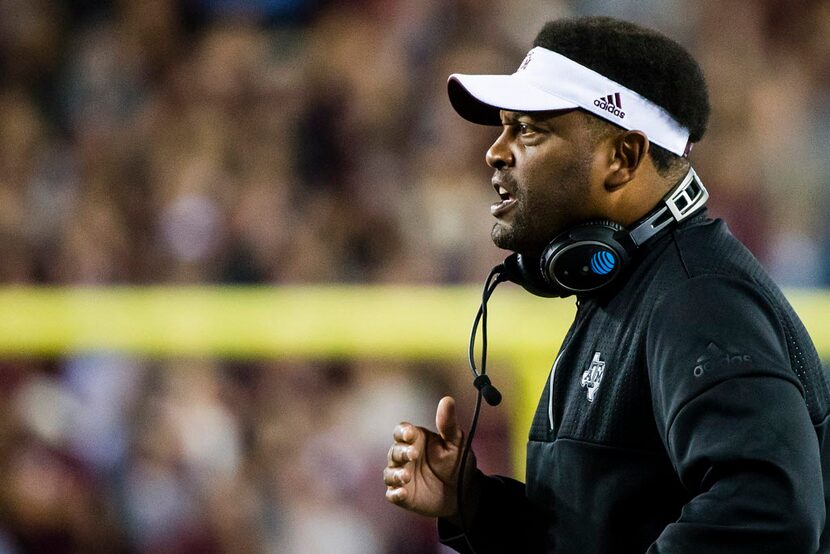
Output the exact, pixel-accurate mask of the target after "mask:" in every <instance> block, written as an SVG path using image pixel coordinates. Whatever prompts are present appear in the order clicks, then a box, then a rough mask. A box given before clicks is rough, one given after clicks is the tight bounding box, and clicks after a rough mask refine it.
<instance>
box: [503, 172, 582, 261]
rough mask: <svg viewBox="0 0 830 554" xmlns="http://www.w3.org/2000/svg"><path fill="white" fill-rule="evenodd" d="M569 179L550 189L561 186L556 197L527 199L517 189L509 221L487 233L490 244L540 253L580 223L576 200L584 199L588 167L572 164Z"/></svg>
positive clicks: (528, 252) (516, 250)
mask: <svg viewBox="0 0 830 554" xmlns="http://www.w3.org/2000/svg"><path fill="white" fill-rule="evenodd" d="M568 173H569V178H567V179H564V180H563V181H562V182H561V183H557V184H555V185H552V186H558V187H562V188H561V190H560V192H559V194H557V195H556V198H553V197H548V198H544V199H543V198H528V195H527V194H526V191H525V190H523V189H520V188H517V190H516V193H515V194H516V200H517V205H516V209H515V210H514V211H513V214H512V215H513V217H512V220H511V221H510V222H509V223H508V222H504V221H496V223H495V224H494V225H493V228H492V229H491V231H490V238H491V239H492V240H493V243H494V244H495V245H496V246H497V247H499V248H501V249H504V250H510V251H513V252H519V253H521V254H525V255H535V254H541V252H542V251H543V250H544V249H545V247H547V245H548V244H550V242H551V241H552V240H553V239H554V238H556V236H558V235H559V234H560V233H562V232H563V231H564V230H565V229H567V228H569V227H571V226H572V225H574V224H576V223H578V222H579V220H580V217H579V215H578V214H579V213H580V212H582V211H583V209H582V208H581V206H578V205H577V204H578V203H579V199H581V198H585V196H586V192H587V191H586V188H587V183H588V178H589V177H588V166H587V165H586V164H585V163H584V161H583V162H576V161H575V163H574V165H573V167H572V168H571V171H569V172H568Z"/></svg>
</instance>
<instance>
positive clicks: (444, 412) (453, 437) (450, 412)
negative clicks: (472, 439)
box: [435, 396, 462, 446]
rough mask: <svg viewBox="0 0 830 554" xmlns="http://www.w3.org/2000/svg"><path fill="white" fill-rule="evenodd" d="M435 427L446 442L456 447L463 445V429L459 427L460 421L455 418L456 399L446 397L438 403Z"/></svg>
mask: <svg viewBox="0 0 830 554" xmlns="http://www.w3.org/2000/svg"><path fill="white" fill-rule="evenodd" d="M435 427H437V428H438V433H439V434H440V435H441V438H442V439H444V440H445V441H447V442H449V443H451V444H454V445H456V446H459V445H461V437H462V433H461V429H460V428H459V427H458V419H456V416H455V399H454V398H453V397H451V396H445V397H444V398H442V399H441V401H440V402H439V403H438V409H437V410H436V412H435Z"/></svg>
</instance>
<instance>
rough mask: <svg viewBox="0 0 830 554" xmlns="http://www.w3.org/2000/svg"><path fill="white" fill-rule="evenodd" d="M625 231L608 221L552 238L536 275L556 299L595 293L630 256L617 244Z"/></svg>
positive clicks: (598, 222)
mask: <svg viewBox="0 0 830 554" xmlns="http://www.w3.org/2000/svg"><path fill="white" fill-rule="evenodd" d="M624 233H627V232H626V231H625V229H624V228H623V227H622V226H621V225H619V224H617V223H615V222H613V221H609V220H597V221H589V222H587V223H583V224H581V225H577V226H576V227H573V228H572V229H569V230H568V231H566V232H564V233H562V234H561V235H559V236H557V237H556V238H555V239H553V240H552V241H551V242H550V244H549V245H548V247H547V248H546V249H545V251H544V252H543V254H542V259H541V268H540V272H541V273H542V275H543V276H544V279H545V280H547V281H548V282H549V287H550V288H553V289H561V290H562V291H563V292H562V293H561V294H560V296H568V295H570V294H581V293H588V292H593V291H597V290H599V289H601V288H603V287H605V286H607V285H608V284H610V283H611V282H612V281H614V280H615V279H616V278H617V276H618V275H619V274H620V273H621V272H622V270H623V267H624V266H625V265H626V263H627V262H628V260H629V259H630V257H631V256H630V253H629V251H628V250H627V249H626V247H625V246H624V245H623V243H622V242H621V241H620V239H621V238H622V237H623V235H622V234H624Z"/></svg>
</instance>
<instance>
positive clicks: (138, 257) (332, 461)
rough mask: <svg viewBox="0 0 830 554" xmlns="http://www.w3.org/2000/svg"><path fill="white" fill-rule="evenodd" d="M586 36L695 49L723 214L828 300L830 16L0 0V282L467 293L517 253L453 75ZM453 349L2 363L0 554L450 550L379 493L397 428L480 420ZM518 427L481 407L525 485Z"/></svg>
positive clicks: (783, 273) (389, 0)
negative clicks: (442, 354) (584, 19)
mask: <svg viewBox="0 0 830 554" xmlns="http://www.w3.org/2000/svg"><path fill="white" fill-rule="evenodd" d="M584 14H603V15H612V16H618V17H623V18H626V19H629V20H632V21H635V22H639V23H643V24H646V25H649V26H652V27H654V28H657V29H659V30H661V31H663V32H665V33H667V34H669V35H670V36H672V37H673V38H675V39H677V40H678V41H679V42H681V43H682V44H684V45H685V46H686V47H687V48H688V49H689V50H690V51H691V52H692V53H693V54H694V55H695V56H696V58H697V59H698V60H699V62H700V63H701V65H702V66H703V69H704V72H705V74H706V77H707V79H708V83H709V87H710V95H711V100H712V105H713V113H712V117H711V124H710V127H709V131H708V133H707V136H706V137H705V138H704V140H703V142H702V143H700V144H699V145H698V146H697V147H696V148H695V150H694V152H693V154H692V160H693V162H694V164H695V166H696V168H697V171H698V173H699V174H700V175H701V177H702V179H703V181H704V182H705V183H706V184H707V186H708V187H709V189H710V192H711V195H712V197H711V201H710V206H711V209H710V211H711V212H712V214H713V215H714V216H717V217H723V218H724V219H726V221H727V222H728V224H729V226H730V228H731V229H732V231H733V233H734V234H736V235H737V236H738V237H739V238H740V239H741V240H742V241H743V242H744V243H745V244H746V245H747V246H748V247H749V248H750V249H751V250H752V251H753V252H754V253H755V255H756V256H757V257H758V258H759V259H760V260H761V262H762V263H763V264H764V265H765V266H766V268H767V269H768V270H769V271H770V273H771V274H772V275H773V277H774V278H775V279H776V280H777V281H778V282H779V283H780V284H781V285H783V286H784V287H798V288H819V287H826V286H828V285H830V220H828V218H827V217H826V216H825V214H826V213H827V211H828V208H830V188H829V187H828V183H830V156H828V154H827V144H828V143H830V2H828V1H820V0H754V1H752V0H745V1H737V0H726V1H724V0H701V1H697V2H688V1H680V0H615V1H600V0H586V1H582V2H580V1H576V0H573V1H565V0H560V1H553V0H548V1H535V0H534V1H531V0H492V1H490V0H488V1H485V0H343V1H335V0H328V1H326V0H248V1H245V0H75V1H71V0H64V1H59V0H0V282H1V283H2V285H3V286H4V287H6V288H9V287H24V286H26V287H27V286H42V285H48V286H60V287H76V286H84V287H86V286H92V285H94V286H113V285H138V286H144V285H219V284H222V285H267V286H273V287H281V286H284V285H308V284H317V285H323V284H324V285H330V284H351V285H401V284H407V285H413V284H415V285H430V286H444V285H456V284H471V283H479V282H480V281H481V280H483V278H484V276H485V275H486V274H487V272H488V270H489V269H490V267H491V266H492V265H493V264H494V263H497V262H498V261H499V260H500V259H501V258H502V254H503V253H502V252H500V251H498V250H497V249H496V248H495V247H494V246H492V244H491V243H490V240H489V228H490V226H491V222H490V216H489V209H488V207H489V205H490V203H492V202H493V201H494V200H495V195H494V193H493V191H492V188H491V187H490V184H489V176H490V171H489V170H488V168H487V167H486V165H485V163H484V152H485V150H486V148H487V146H488V145H489V143H490V142H491V141H492V140H493V139H494V138H495V136H496V131H495V130H494V129H487V128H480V127H476V126H474V125H471V124H468V123H466V122H464V121H463V120H461V119H460V118H458V117H457V116H456V115H455V113H454V112H453V111H452V109H451V108H450V106H449V103H448V102H447V100H446V88H445V87H446V84H445V83H446V78H447V76H448V75H449V74H450V73H451V72H456V71H457V72H467V73H476V72H512V71H513V70H514V69H515V67H516V66H517V65H518V63H519V62H520V61H521V60H522V58H523V56H524V53H525V52H526V51H527V50H528V49H529V47H530V45H531V42H532V40H533V37H534V36H535V34H536V32H537V31H538V30H539V28H540V27H541V25H542V24H543V23H544V21H546V20H548V19H552V18H556V17H562V16H571V15H584ZM7 308H8V307H3V306H0V310H4V309H7ZM473 309H474V306H471V309H470V311H471V314H470V315H472V310H473ZM465 346H466V345H464V344H459V358H458V363H456V364H452V363H450V364H447V363H445V362H435V361H429V360H427V361H424V360H420V361H417V362H413V361H407V360H400V361H398V362H392V363H390V362H389V361H388V360H383V361H381V360H373V359H366V360H364V359H360V360H353V359H347V360H331V359H328V360H327V359H312V360H305V359H282V358H277V359H265V360H262V359H256V358H251V359H246V360H227V359H212V358H209V357H187V358H176V359H167V358H157V357H146V356H135V355H132V356H128V355H125V354H119V353H117V352H109V353H100V352H99V353H88V354H83V353H80V354H78V353H73V354H67V355H59V356H49V357H43V358H42V357H36V356H35V357H33V356H14V357H8V358H7V359H4V360H2V361H0V413H2V414H3V415H2V417H1V418H0V553H3V554H5V553H17V552H82V551H83V552H86V551H122V552H237V551H244V552H286V553H301V552H302V553H315V552H338V553H375V552H378V553H381V552H390V553H391V552H395V553H398V552H402V553H422V552H423V553H429V552H441V551H442V550H441V549H440V547H439V546H438V545H437V544H436V539H435V531H434V524H433V522H431V521H428V520H423V519H422V518H419V517H414V516H410V515H408V514H406V513H405V512H403V511H402V510H399V509H397V508H395V507H392V506H391V505H388V504H386V503H385V501H384V500H383V491H384V486H383V484H382V481H381V470H382V468H383V466H384V465H385V457H386V450H387V448H388V446H389V443H390V440H391V429H392V426H393V425H394V424H396V423H397V422H398V421H400V420H402V419H408V420H410V421H413V422H416V423H419V424H424V425H429V424H430V421H431V420H432V417H433V416H432V414H433V409H434V406H435V405H436V403H437V400H438V399H439V398H440V397H441V396H442V395H444V394H447V393H452V394H455V395H457V396H459V398H460V401H461V408H462V409H463V410H466V409H467V408H468V407H469V406H470V404H471V395H470V394H469V392H468V389H469V388H470V387H469V384H468V374H467V373H466V369H465V367H464V361H463V352H464V347H465ZM556 346H557V344H552V345H551V350H552V355H551V359H552V357H553V354H554V352H553V350H554V349H555V348H556ZM539 371H540V374H544V373H546V372H547V368H540V369H539ZM463 413H465V414H466V411H464V412H463ZM464 417H466V416H464ZM507 429H508V423H507V415H505V413H504V410H502V411H499V410H488V411H486V412H485V416H484V421H483V423H482V428H481V430H480V431H479V437H478V438H477V444H478V447H477V452H478V455H479V458H480V463H481V465H482V466H483V467H484V468H485V470H487V471H493V472H501V473H510V472H511V471H512V469H511V467H510V455H509V452H507V447H506V445H507V444H508V438H507V434H508V433H507Z"/></svg>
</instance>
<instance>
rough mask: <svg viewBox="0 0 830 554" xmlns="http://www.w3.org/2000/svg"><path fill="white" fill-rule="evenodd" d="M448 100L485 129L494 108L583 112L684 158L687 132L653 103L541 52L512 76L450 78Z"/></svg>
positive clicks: (492, 121) (494, 119)
mask: <svg viewBox="0 0 830 554" xmlns="http://www.w3.org/2000/svg"><path fill="white" fill-rule="evenodd" d="M447 89H448V92H449V95H450V102H451V103H452V106H453V108H455V110H456V111H457V112H458V114H459V115H460V116H461V117H463V118H464V119H467V120H469V121H472V122H473V123H481V124H484V125H501V118H500V116H499V110H500V109H502V110H510V111H516V112H540V111H549V110H565V109H572V108H582V109H584V110H586V111H589V112H591V113H592V114H594V115H596V116H597V117H600V118H602V119H605V120H607V121H610V122H611V123H615V124H617V125H619V126H620V127H622V128H624V129H627V130H629V131H632V130H637V131H642V132H643V133H645V134H646V136H647V137H648V139H649V140H650V141H651V142H653V143H654V144H657V145H660V146H662V147H663V148H665V149H666V150H668V151H670V152H673V153H675V154H677V155H678V156H685V155H686V154H688V151H689V149H690V146H691V143H689V131H688V129H686V128H685V127H683V126H682V125H680V124H679V123H678V122H677V121H675V120H674V118H673V117H672V116H671V115H669V113H668V112H667V111H666V110H664V109H663V108H661V107H660V106H658V105H657V104H655V103H654V102H652V101H650V100H648V99H646V98H644V97H642V96H640V95H639V94H638V93H636V92H634V91H633V90H630V89H627V88H626V87H624V86H622V85H620V84H619V83H617V82H615V81H612V80H611V79H609V78H607V77H604V76H603V75H600V74H599V73H597V72H596V71H593V70H592V69H588V68H587V67H585V66H582V65H580V64H578V63H576V62H575V61H573V60H570V59H568V58H566V57H565V56H563V55H561V54H557V53H556V52H553V51H551V50H548V49H546V48H541V47H536V48H534V49H532V50H531V51H530V52H528V54H527V57H525V59H524V61H523V62H522V65H521V66H519V69H518V70H517V71H516V73H514V74H512V75H461V74H458V73H454V74H452V75H450V78H449V81H448V82H447Z"/></svg>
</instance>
